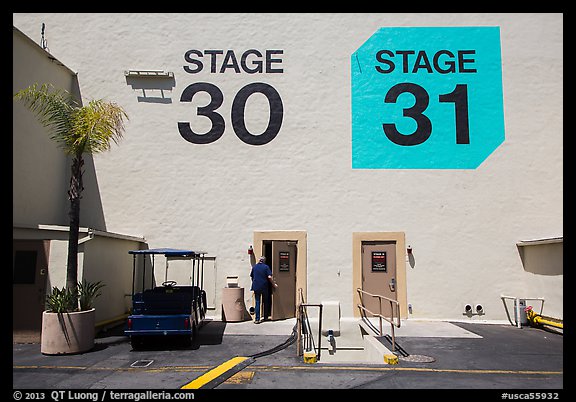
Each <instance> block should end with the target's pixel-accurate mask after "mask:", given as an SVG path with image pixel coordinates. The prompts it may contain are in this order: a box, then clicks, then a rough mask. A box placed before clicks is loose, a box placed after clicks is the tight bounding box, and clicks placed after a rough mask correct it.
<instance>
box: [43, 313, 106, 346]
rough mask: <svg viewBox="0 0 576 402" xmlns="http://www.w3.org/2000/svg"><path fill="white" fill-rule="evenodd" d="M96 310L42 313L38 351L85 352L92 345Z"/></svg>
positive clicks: (94, 333)
mask: <svg viewBox="0 0 576 402" xmlns="http://www.w3.org/2000/svg"><path fill="white" fill-rule="evenodd" d="M95 318H96V310H95V309H90V310H86V311H78V312H72V313H49V312H46V311H44V313H42V336H41V342H40V345H41V348H40V351H41V352H42V353H43V354H47V355H62V354H72V353H82V352H86V351H88V350H90V349H92V348H93V347H94V337H95V335H96V330H95Z"/></svg>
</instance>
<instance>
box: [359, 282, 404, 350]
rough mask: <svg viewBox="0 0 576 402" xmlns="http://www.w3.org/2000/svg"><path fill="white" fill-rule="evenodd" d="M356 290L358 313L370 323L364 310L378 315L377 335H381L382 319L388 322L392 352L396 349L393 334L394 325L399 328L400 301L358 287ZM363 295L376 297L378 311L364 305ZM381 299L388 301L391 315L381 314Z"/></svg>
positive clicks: (374, 315)
mask: <svg viewBox="0 0 576 402" xmlns="http://www.w3.org/2000/svg"><path fill="white" fill-rule="evenodd" d="M356 290H357V291H358V295H359V296H360V304H358V305H357V307H358V309H359V310H360V315H361V316H362V318H366V319H367V321H368V322H369V323H370V320H368V317H366V312H368V313H370V315H371V316H373V317H378V321H379V323H380V327H379V336H383V332H382V320H385V321H387V322H389V323H390V330H391V335H392V352H395V351H396V338H395V335H394V327H395V326H396V327H397V328H400V303H398V301H396V300H393V299H389V298H388V297H385V296H381V295H374V294H372V293H368V292H366V291H364V290H362V289H360V288H357V289H356ZM363 295H367V296H370V297H375V298H378V307H379V308H378V312H374V311H370V310H368V309H367V308H366V307H365V306H364V299H363ZM383 300H385V301H387V302H388V303H390V315H391V317H386V316H385V315H383V314H382V301H383ZM395 319H396V322H394V321H395ZM370 324H371V323H370Z"/></svg>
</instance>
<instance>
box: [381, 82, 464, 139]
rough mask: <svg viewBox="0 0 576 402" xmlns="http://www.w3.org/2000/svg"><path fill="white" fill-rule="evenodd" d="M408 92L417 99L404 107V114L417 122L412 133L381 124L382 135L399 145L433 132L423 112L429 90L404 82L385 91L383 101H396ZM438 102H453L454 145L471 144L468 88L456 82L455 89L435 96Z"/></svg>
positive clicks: (430, 123) (428, 101)
mask: <svg viewBox="0 0 576 402" xmlns="http://www.w3.org/2000/svg"><path fill="white" fill-rule="evenodd" d="M405 92H409V93H411V94H412V95H414V98H415V100H416V102H415V103H414V105H413V106H412V107H410V108H406V109H404V112H403V116H404V117H410V118H411V119H413V120H414V121H415V122H416V130H415V131H414V132H413V133H411V134H402V133H400V132H399V131H398V129H397V128H396V125H395V124H394V123H384V124H382V127H383V129H384V134H386V137H388V139H389V140H390V141H392V142H393V143H395V144H398V145H405V146H410V145H418V144H422V143H423V142H424V141H426V140H427V139H428V138H430V135H431V134H432V122H431V121H430V119H429V118H428V117H427V116H426V115H425V114H424V113H423V112H424V111H425V110H426V109H427V108H428V105H429V103H430V96H429V95H428V92H426V90H425V89H424V88H422V87H421V86H420V85H417V84H413V83H410V82H405V83H401V84H397V85H394V86H393V87H392V88H390V89H389V90H388V92H387V93H386V97H385V98H384V102H385V103H396V101H397V100H398V97H399V96H400V95H401V94H403V93H405ZM438 101H439V102H441V103H454V111H455V116H456V117H455V118H456V144H469V143H470V128H469V124H468V88H467V86H466V85H464V84H458V85H456V88H454V91H452V92H450V93H448V94H442V95H439V96H438Z"/></svg>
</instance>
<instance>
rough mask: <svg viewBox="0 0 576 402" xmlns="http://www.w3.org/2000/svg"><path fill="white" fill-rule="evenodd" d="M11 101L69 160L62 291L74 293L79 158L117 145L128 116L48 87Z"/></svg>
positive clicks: (31, 88)
mask: <svg viewBox="0 0 576 402" xmlns="http://www.w3.org/2000/svg"><path fill="white" fill-rule="evenodd" d="M14 98H15V99H16V100H19V101H22V102H23V103H24V105H25V106H26V107H28V109H30V110H31V111H32V112H34V113H35V114H36V115H37V117H38V119H39V121H40V123H41V124H42V125H43V126H44V127H46V128H48V130H49V132H50V138H51V139H53V140H54V141H56V143H57V144H58V145H59V146H60V147H61V148H62V149H63V150H64V152H65V153H66V154H67V155H70V156H71V157H72V165H71V171H72V172H71V173H72V174H71V176H70V186H69V189H68V199H69V200H70V211H69V218H70V231H69V238H68V263H67V266H66V288H67V289H68V290H70V291H72V292H74V293H76V291H77V286H78V285H77V284H78V233H79V229H80V198H82V191H83V190H84V186H83V185H82V175H83V173H84V172H83V171H82V166H83V165H84V159H83V157H82V155H83V154H84V153H87V154H96V153H100V152H103V151H107V150H109V149H110V148H111V142H112V141H114V143H116V144H118V142H119V141H120V140H121V139H122V137H123V133H124V119H125V118H126V119H128V115H127V114H126V112H124V110H123V109H122V108H121V107H120V106H118V105H117V104H115V103H113V102H105V101H103V100H92V101H90V103H89V104H88V105H87V106H82V105H81V104H79V103H78V102H77V101H76V99H74V97H73V96H72V95H71V94H70V93H69V92H68V91H66V90H63V89H57V88H55V87H54V86H53V85H52V84H43V85H41V86H40V88H38V84H33V85H30V86H29V87H28V88H25V89H22V90H20V91H18V92H17V93H16V94H15V95H14Z"/></svg>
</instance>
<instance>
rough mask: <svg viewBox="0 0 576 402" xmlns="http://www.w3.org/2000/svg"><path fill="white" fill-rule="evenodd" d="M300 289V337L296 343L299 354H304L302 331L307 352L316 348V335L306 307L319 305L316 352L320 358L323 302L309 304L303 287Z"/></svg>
mask: <svg viewBox="0 0 576 402" xmlns="http://www.w3.org/2000/svg"><path fill="white" fill-rule="evenodd" d="M299 291H300V302H299V303H298V318H297V325H298V338H297V344H296V351H297V354H298V356H300V355H302V354H303V351H302V346H303V345H302V333H304V334H305V335H306V336H305V337H304V348H305V349H306V351H307V352H309V351H311V350H313V349H316V347H315V345H314V336H313V335H312V328H311V327H310V321H309V320H308V312H307V309H306V307H319V308H320V314H319V317H318V320H319V322H318V349H317V352H316V359H317V360H320V353H321V352H320V349H321V342H322V304H307V303H304V293H303V291H302V288H300V289H299Z"/></svg>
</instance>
